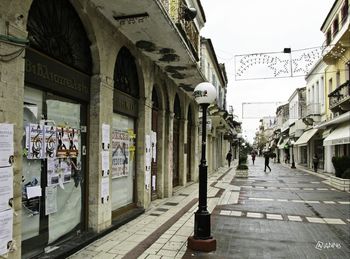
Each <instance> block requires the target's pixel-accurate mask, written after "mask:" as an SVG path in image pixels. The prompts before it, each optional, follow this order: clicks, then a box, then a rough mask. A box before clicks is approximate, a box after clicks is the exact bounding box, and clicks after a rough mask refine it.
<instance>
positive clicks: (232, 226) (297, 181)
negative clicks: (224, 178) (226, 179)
mask: <svg viewBox="0 0 350 259" xmlns="http://www.w3.org/2000/svg"><path fill="white" fill-rule="evenodd" d="M270 167H271V169H272V172H271V173H264V171H263V169H264V168H263V159H262V158H258V159H257V160H256V163H255V165H252V164H250V165H249V177H248V179H239V178H236V179H233V181H232V182H231V183H230V184H231V185H233V186H238V187H239V188H240V189H239V199H238V203H235V204H225V205H218V206H216V207H215V209H214V211H213V213H212V234H213V236H214V237H215V238H216V239H217V244H218V246H217V251H215V252H213V253H210V254H205V253H198V252H193V251H187V252H186V255H185V258H192V257H199V258H349V257H350V195H349V193H346V192H342V191H338V190H336V189H334V188H332V187H331V186H329V185H326V184H324V183H323V182H322V181H324V179H323V178H320V177H317V176H313V175H311V174H309V173H307V172H303V171H301V170H298V169H291V168H290V167H289V166H287V165H281V164H275V163H271V164H270ZM236 189H237V188H236ZM237 192H238V190H237Z"/></svg>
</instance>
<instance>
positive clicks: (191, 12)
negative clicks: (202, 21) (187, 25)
mask: <svg viewBox="0 0 350 259" xmlns="http://www.w3.org/2000/svg"><path fill="white" fill-rule="evenodd" d="M196 16H197V10H196V8H194V7H187V6H186V7H184V9H183V18H184V19H185V20H186V21H192V20H193V19H194V18H195V17H196Z"/></svg>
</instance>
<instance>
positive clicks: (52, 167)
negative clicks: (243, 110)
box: [47, 158, 60, 186]
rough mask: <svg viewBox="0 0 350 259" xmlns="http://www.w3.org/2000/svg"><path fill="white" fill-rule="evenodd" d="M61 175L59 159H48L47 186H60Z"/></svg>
mask: <svg viewBox="0 0 350 259" xmlns="http://www.w3.org/2000/svg"><path fill="white" fill-rule="evenodd" d="M59 178H60V175H59V173H58V159H56V158H48V159H47V186H53V185H57V184H59Z"/></svg>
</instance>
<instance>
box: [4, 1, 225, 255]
mask: <svg viewBox="0 0 350 259" xmlns="http://www.w3.org/2000/svg"><path fill="white" fill-rule="evenodd" d="M189 7H193V8H195V9H196V10H197V12H196V13H197V14H196V15H195V14H194V13H193V12H192V11H191V10H192V9H191V8H189ZM0 10H1V16H0V17H1V18H0V34H1V41H0V51H1V53H0V54H1V59H2V60H1V61H2V62H1V63H0V90H1V96H0V127H1V128H0V130H1V131H2V132H5V133H6V134H7V135H9V136H12V137H11V138H9V139H11V140H12V141H9V142H8V145H9V146H11V148H12V149H11V148H10V149H9V150H13V151H11V152H10V156H9V159H8V161H6V159H5V160H4V159H2V160H4V161H2V164H1V166H0V169H1V170H4V171H5V173H7V177H8V180H9V181H11V183H13V184H12V186H13V195H12V196H13V197H11V206H12V207H9V206H8V205H4V206H1V207H0V208H1V210H0V214H1V216H2V217H3V218H5V217H6V219H7V220H8V224H7V226H11V227H9V231H10V232H9V238H11V240H9V247H8V249H7V253H8V254H7V255H8V257H9V258H20V257H22V258H31V257H33V256H37V255H39V254H42V253H44V252H45V251H46V252H47V253H50V251H49V249H48V247H52V246H56V247H58V248H57V249H56V250H55V251H56V252H55V253H56V255H59V253H60V251H61V250H62V252H64V249H65V248H64V247H65V246H64V245H63V244H64V242H65V240H69V239H70V238H74V239H75V240H78V239H84V237H89V236H90V237H91V236H94V235H98V234H99V233H102V232H103V231H105V230H107V229H111V228H113V227H117V225H118V224H121V223H120V222H125V220H130V219H131V218H133V217H135V216H137V215H139V214H140V213H142V212H143V211H144V210H145V209H147V208H148V207H149V206H150V204H151V202H152V201H153V200H156V199H161V198H165V197H170V196H171V195H172V194H173V191H174V188H175V187H177V186H183V185H186V184H188V183H189V182H192V181H196V180H197V179H198V163H199V147H198V146H199V145H198V139H199V131H198V125H199V116H198V114H199V107H198V105H197V104H196V103H195V101H194V98H193V97H192V92H193V89H194V88H195V86H196V85H197V84H198V83H200V82H203V81H206V77H205V76H204V74H203V73H202V72H201V69H200V46H201V45H200V36H199V35H200V33H199V32H200V30H201V28H202V27H203V26H204V23H205V14H204V11H203V8H202V6H201V3H200V1H199V0H193V1H180V0H177V1H167V0H163V1H153V0H146V1H137V2H135V3H133V4H130V3H129V2H126V1H99V0H90V1H86V0H81V1H80V0H79V1H68V0H62V1H53V0H49V1H44V0H33V1H7V0H6V1H2V2H1V3H0ZM159 35H162V37H159ZM217 65H218V63H216V64H215V66H214V67H213V71H214V74H215V77H216V79H217V84H216V86H217V89H218V97H219V98H218V103H217V104H216V105H217V106H218V107H219V108H220V109H221V110H222V111H225V109H226V108H225V94H226V86H227V78H226V75H225V72H224V67H223V66H222V65H220V64H219V65H218V66H217ZM208 80H209V78H208ZM224 113H225V112H224ZM224 121H225V120H224ZM219 124H220V122H219ZM224 132H225V131H224V130H221V128H220V127H219V126H215V132H213V133H212V137H211V138H212V140H211V141H212V143H213V144H212V152H219V153H221V154H222V153H223V152H225V151H226V149H224V147H226V144H224V140H223V134H224ZM5 133H4V134H5ZM216 134H218V136H219V137H217V135H216ZM222 150H224V151H222ZM1 156H5V155H3V154H1ZM222 160H223V159H222V155H221V157H218V158H217V159H216V160H215V161H214V160H213V161H210V163H213V168H212V169H213V170H214V169H215V168H217V167H219V166H221V165H222ZM220 161H221V163H220ZM3 165H4V166H3ZM9 195H10V194H9ZM10 196H11V195H10ZM12 198H13V199H12ZM123 220H124V221H123ZM47 256H49V255H47Z"/></svg>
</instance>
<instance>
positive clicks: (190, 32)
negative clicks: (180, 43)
mask: <svg viewBox="0 0 350 259" xmlns="http://www.w3.org/2000/svg"><path fill="white" fill-rule="evenodd" d="M162 3H163V5H164V6H169V10H168V11H169V14H170V17H171V19H172V20H173V22H174V23H175V24H176V26H177V28H178V30H179V32H180V33H181V35H182V37H183V38H184V40H185V42H186V44H187V45H188V47H189V48H190V50H191V52H192V54H193V56H194V57H195V58H196V60H197V61H199V56H198V54H199V52H198V48H199V30H198V29H197V27H196V25H195V23H194V21H187V20H186V19H185V18H184V17H185V15H184V13H185V10H186V8H188V6H187V3H186V1H184V0H182V1H171V2H170V3H169V0H162ZM169 4H170V5H169Z"/></svg>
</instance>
